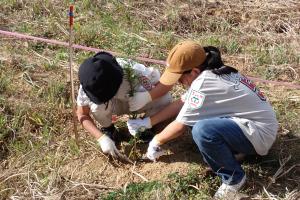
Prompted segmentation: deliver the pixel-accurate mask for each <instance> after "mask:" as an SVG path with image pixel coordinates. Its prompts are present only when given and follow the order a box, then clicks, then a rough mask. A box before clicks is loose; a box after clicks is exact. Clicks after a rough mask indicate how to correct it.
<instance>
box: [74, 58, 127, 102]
mask: <svg viewBox="0 0 300 200" xmlns="http://www.w3.org/2000/svg"><path fill="white" fill-rule="evenodd" d="M78 74H79V81H80V84H81V85H82V89H83V90H84V92H85V93H86V95H87V96H88V97H89V98H90V100H91V101H92V102H94V103H96V104H101V103H105V102H107V101H109V100H110V99H111V98H112V97H113V96H115V94H116V93H117V91H118V89H119V87H120V85H121V83H122V79H123V70H122V68H121V67H120V65H119V64H118V62H117V61H116V59H115V58H114V57H113V56H112V55H111V54H109V53H106V52H99V53H97V54H96V55H94V56H93V57H90V58H87V59H86V60H84V62H83V63H82V64H81V65H80V67H79V73H78Z"/></svg>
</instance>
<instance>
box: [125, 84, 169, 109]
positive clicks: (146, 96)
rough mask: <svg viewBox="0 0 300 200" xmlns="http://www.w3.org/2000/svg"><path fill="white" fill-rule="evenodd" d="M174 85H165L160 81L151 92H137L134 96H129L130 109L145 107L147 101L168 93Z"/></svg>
mask: <svg viewBox="0 0 300 200" xmlns="http://www.w3.org/2000/svg"><path fill="white" fill-rule="evenodd" d="M172 87H173V85H164V84H162V83H160V82H159V83H158V84H157V85H156V86H155V87H154V88H152V90H150V92H148V91H144V92H136V93H134V96H132V97H129V110H130V111H137V110H139V109H141V108H142V107H144V106H145V105H146V104H147V103H149V102H151V101H153V100H155V99H158V98H160V97H162V96H163V95H165V94H167V93H168V92H169V91H170V90H171V89H172Z"/></svg>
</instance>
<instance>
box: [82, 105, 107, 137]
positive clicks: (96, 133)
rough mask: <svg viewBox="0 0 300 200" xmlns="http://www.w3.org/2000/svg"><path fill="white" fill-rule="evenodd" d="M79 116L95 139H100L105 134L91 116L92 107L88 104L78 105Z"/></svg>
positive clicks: (84, 126)
mask: <svg viewBox="0 0 300 200" xmlns="http://www.w3.org/2000/svg"><path fill="white" fill-rule="evenodd" d="M77 118H78V121H79V122H80V123H81V124H82V126H83V128H84V129H85V130H87V131H88V132H89V134H90V135H92V136H93V137H94V138H95V139H97V140H98V139H99V138H100V137H101V136H102V135H103V133H102V132H101V131H100V130H99V129H98V128H97V126H96V125H95V123H94V121H93V119H92V118H91V117H90V108H89V107H88V106H77Z"/></svg>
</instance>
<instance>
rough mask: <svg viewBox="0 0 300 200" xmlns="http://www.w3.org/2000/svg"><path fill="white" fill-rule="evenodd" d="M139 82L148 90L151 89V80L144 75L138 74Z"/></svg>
mask: <svg viewBox="0 0 300 200" xmlns="http://www.w3.org/2000/svg"><path fill="white" fill-rule="evenodd" d="M139 82H140V84H141V85H142V86H143V87H144V88H145V89H146V90H148V91H150V90H151V89H152V84H151V81H150V80H149V79H148V78H147V77H146V76H143V75H142V76H139Z"/></svg>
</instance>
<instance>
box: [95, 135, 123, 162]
mask: <svg viewBox="0 0 300 200" xmlns="http://www.w3.org/2000/svg"><path fill="white" fill-rule="evenodd" d="M97 141H98V143H99V145H100V147H101V150H102V152H103V153H105V154H110V155H111V156H112V157H119V156H120V152H119V151H118V149H117V147H116V145H115V143H114V141H112V139H110V138H109V137H108V136H107V135H102V136H101V137H100V138H99V139H98V140H97Z"/></svg>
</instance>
